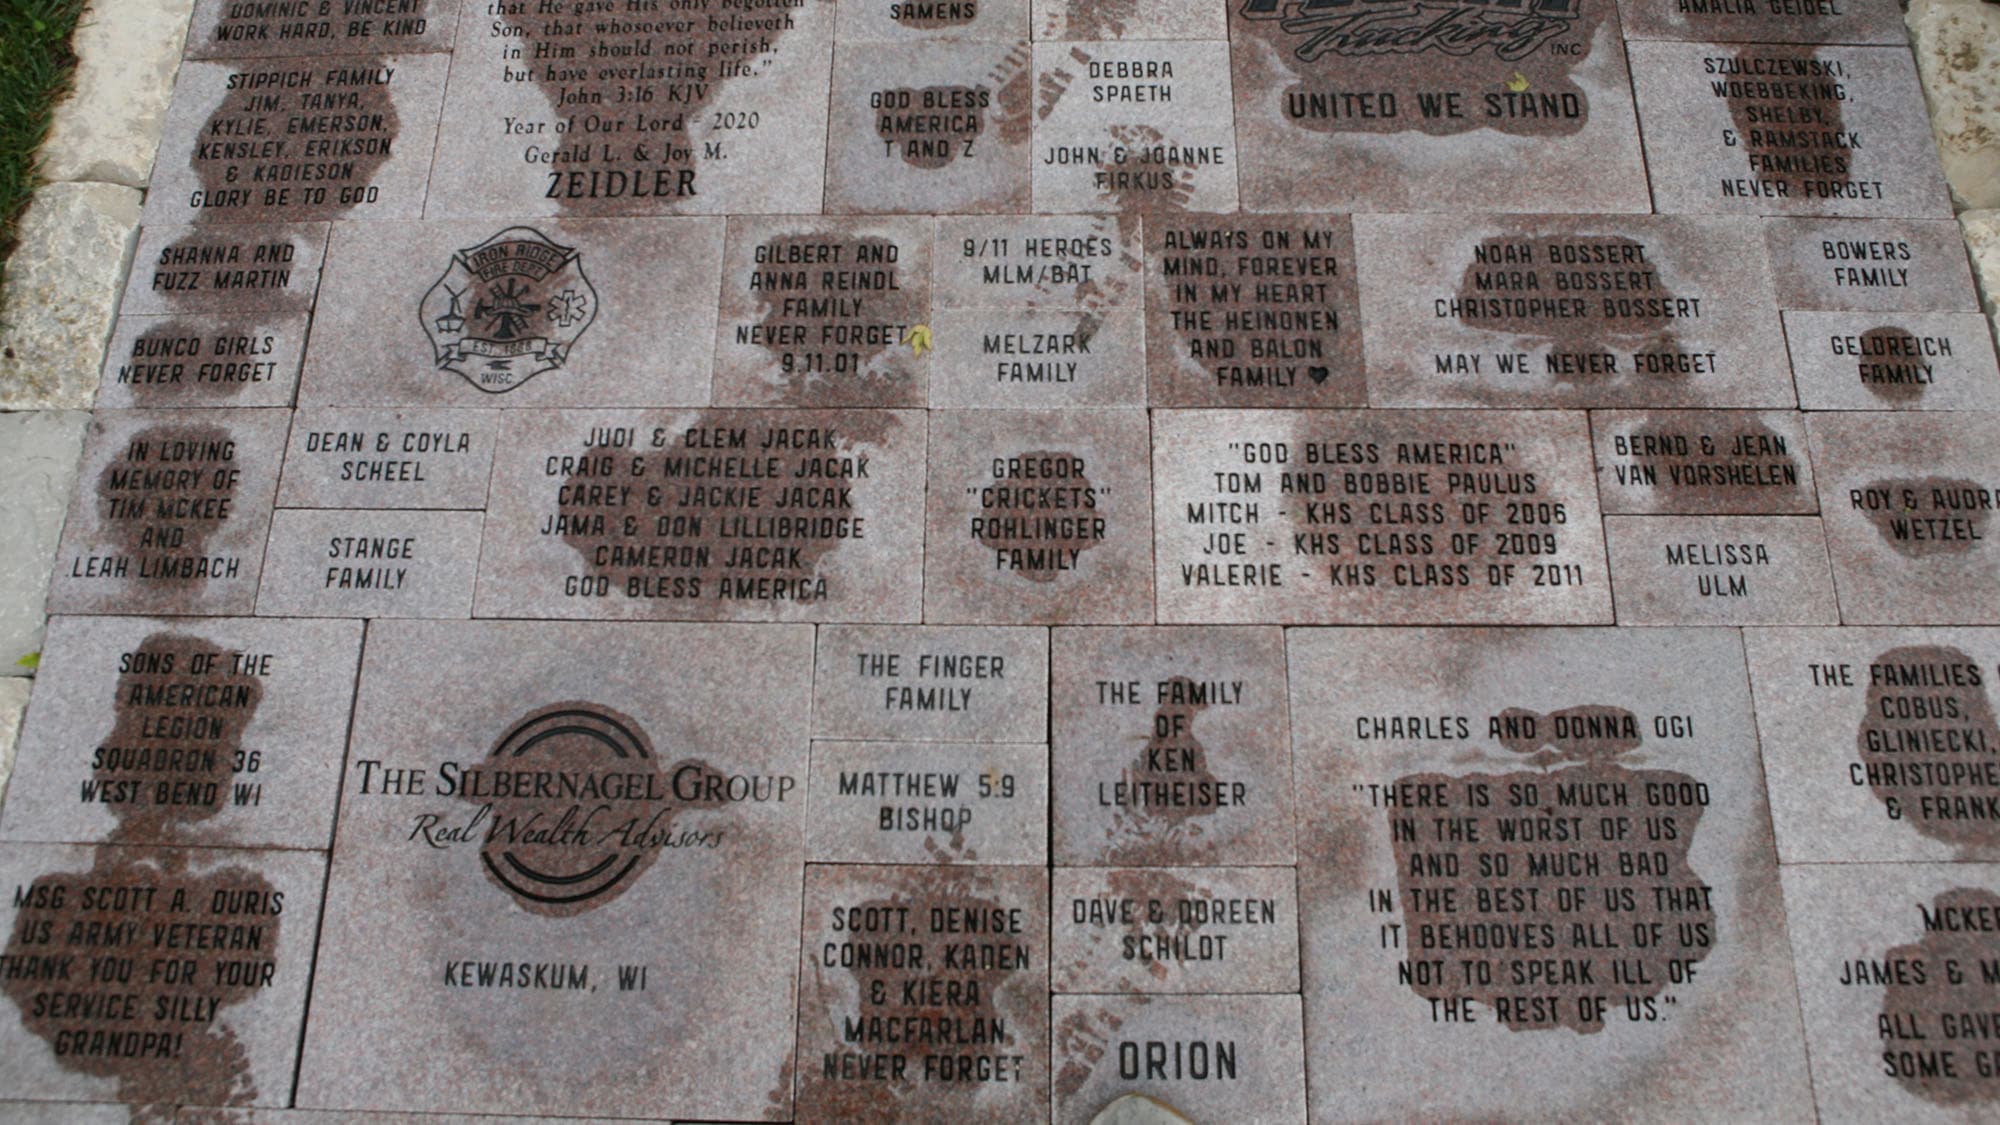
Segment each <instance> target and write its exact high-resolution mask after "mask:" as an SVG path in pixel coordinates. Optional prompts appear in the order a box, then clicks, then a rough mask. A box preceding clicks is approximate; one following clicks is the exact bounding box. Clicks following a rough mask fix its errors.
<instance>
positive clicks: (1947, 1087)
mask: <svg viewBox="0 0 2000 1125" xmlns="http://www.w3.org/2000/svg"><path fill="white" fill-rule="evenodd" d="M1785 909H1786V911H1787V912H1788V913H1789V914H1790V915H1791V917H1792V926H1791V931H1792V948H1793V950H1794V951H1795V953H1796V955H1797V958H1798V962H1797V963H1798V978H1799V999H1800V1002H1801V1006H1802V1008H1803V1009H1804V1012H1805V1024H1806V1041H1807V1044H1808V1047H1809V1049H1810V1050H1811V1052H1812V1079H1813V1082H1812V1084H1813V1097H1814V1103H1815V1104H1816V1106H1817V1107H1818V1109H1819V1116H1820V1120H1822V1121H1829V1122H1841V1123H1843V1125H1845V1123H1847V1122H1867V1121H1890V1120H1894V1121H1922V1122H1933V1121H1935V1122H1946V1121H1976V1120H1982V1119H1984V1118H1987V1117H1991V1116H1992V1115H1993V1112H1994V1105H1995V1103H1996V1102H2000V1074H1996V1072H1995V1068H1994V1065H1993V1047H1992V1042H1993V1038H1994V1037H1993V1034H1992V1031H1991V1029H1992V1019H1993V1016H1992V1012H1993V1008H1994V1005H1995V1003H1996V1002H2000V985H1996V984H1995V981H1994V974H1993V972H1992V965H1993V930H1994V927H1995V919H1996V912H2000V879H1996V878H1995V876H1994V871H1993V868H1992V867H1990V866H1986V865H1974V864H1963V863H1958V864H1894V865H1891V864H1844V865H1839V866H1819V865H1813V866H1806V867H1787V868H1785Z"/></svg>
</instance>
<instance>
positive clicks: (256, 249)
mask: <svg viewBox="0 0 2000 1125" xmlns="http://www.w3.org/2000/svg"><path fill="white" fill-rule="evenodd" d="M326 237H327V224H325V223H240V224H239V223H231V224H227V225H216V226H160V225H156V224H152V223H148V224H147V225H146V226H144V227H142V228H140V231H139V244H138V248H137V249H136V250H134V251H133V254H132V273H131V276H130V277H129V278H127V279H126V282H125V298H124V300H123V301H122V302H121V303H120V305H119V310H118V311H119V312H120V313H121V314H122V315H124V316H127V317H131V316H157V315H166V314H171V315H186V316H198V315H202V314H220V315H237V314H244V313H303V312H306V311H307V310H309V309H311V308H312V304H313V295H314V294H315V293H317V292H318V291H319V270H320V264H321V262H322V261H323V260H324V259H325V257H326Z"/></svg>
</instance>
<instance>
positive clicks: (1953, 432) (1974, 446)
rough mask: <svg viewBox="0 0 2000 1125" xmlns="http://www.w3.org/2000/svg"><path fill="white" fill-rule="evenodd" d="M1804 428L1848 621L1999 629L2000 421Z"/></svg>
mask: <svg viewBox="0 0 2000 1125" xmlns="http://www.w3.org/2000/svg"><path fill="white" fill-rule="evenodd" d="M1806 428H1807V430H1808V431H1809V432H1810V433H1811V434H1812V452H1813V467H1814V470H1815V473H1816V475H1817V478H1818V485H1819V497H1820V511H1821V513H1822V515H1823V516H1824V518H1825V520H1826V545H1827V550H1828V553H1829V554H1830V555H1831V556H1832V558H1833V580H1834V585H1835V586H1836V587H1837V588H1838V589H1839V591H1840V617H1841V620H1842V621H1844V622H1846V623H1848V624H1852V625H1930V624H1939V625H1991V624H1996V623H2000V599H1996V598H1995V597H1994V596H1993V591H1994V588H1995V585H1996V583H2000V545H1996V544H2000V539H1996V536H1995V531H1994V527H1993V522H1994V513H1995V511H1996V510H2000V466H1996V464H1995V462H1994V459H1993V450H1994V449H1995V448H1996V445H2000V415H1994V414H1970V413H1968V414H1940V413H1933V412H1926V413H1921V414H1916V413H1901V414H1883V413H1868V414H1861V413H1841V414H1808V415H1807V416H1806Z"/></svg>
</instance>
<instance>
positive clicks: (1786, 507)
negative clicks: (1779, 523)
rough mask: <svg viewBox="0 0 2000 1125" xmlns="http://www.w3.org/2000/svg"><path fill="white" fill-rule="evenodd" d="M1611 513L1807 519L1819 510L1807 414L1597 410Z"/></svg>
mask: <svg viewBox="0 0 2000 1125" xmlns="http://www.w3.org/2000/svg"><path fill="white" fill-rule="evenodd" d="M1590 431H1591V435H1592V438H1593V439H1594V441H1595V447H1596V451H1597V494H1598V496H1599V498H1600V499H1601V501H1602V502H1603V505H1604V511H1605V512H1606V514H1619V515H1652V514H1659V515H1714V516H1729V515H1806V514H1810V513H1813V512H1817V511H1818V510H1819V499H1818V497H1817V496H1815V495H1814V493H1813V477H1812V458H1810V457H1809V456H1807V454H1806V427H1805V419H1804V417H1803V416H1802V415H1800V414H1797V413H1795V412H1790V411H1776V410H1767V411H1751V410H1593V411H1591V414H1590Z"/></svg>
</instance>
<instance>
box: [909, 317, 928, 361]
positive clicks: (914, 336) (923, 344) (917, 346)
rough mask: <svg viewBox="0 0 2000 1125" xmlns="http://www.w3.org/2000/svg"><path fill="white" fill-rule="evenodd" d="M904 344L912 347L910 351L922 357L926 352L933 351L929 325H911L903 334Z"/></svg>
mask: <svg viewBox="0 0 2000 1125" xmlns="http://www.w3.org/2000/svg"><path fill="white" fill-rule="evenodd" d="M903 342H904V343H905V344H908V345H910V350H911V351H913V352H915V353H916V354H917V355H918V356H919V357H921V356H922V355H923V354H924V353H925V352H927V351H930V350H931V326H930V325H928V324H913V325H911V326H910V327H909V328H907V329H905V330H904V332H903Z"/></svg>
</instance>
